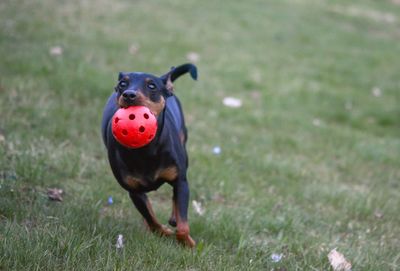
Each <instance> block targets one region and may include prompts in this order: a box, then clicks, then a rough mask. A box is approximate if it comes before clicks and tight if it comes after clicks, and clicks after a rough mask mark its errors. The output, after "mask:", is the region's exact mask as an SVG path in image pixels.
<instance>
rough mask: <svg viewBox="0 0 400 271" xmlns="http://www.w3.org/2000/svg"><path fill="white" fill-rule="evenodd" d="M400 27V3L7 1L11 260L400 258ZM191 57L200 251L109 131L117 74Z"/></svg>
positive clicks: (5, 198)
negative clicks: (150, 205) (121, 164)
mask: <svg viewBox="0 0 400 271" xmlns="http://www.w3.org/2000/svg"><path fill="white" fill-rule="evenodd" d="M399 29H400V1H398V0H381V1H376V0H363V1H361V0H355V1H344V0H333V1H327V0H319V1H317V0H282V1H273V0H268V1H261V0H260V1H258V0H251V1H229V2H227V1H224V2H223V1H208V0H207V1H201V2H198V1H182V0H173V1H128V0H117V1H105V0H99V1H85V0H71V1H48V0H41V1H39V0H33V1H24V0H21V1H13V0H2V1H1V2H0V228H1V230H0V252H1V253H0V269H4V270H24V269H25V270H33V269H51V270H72V269H73V270H92V269H93V270H103V269H112V270H114V269H116V270H132V269H133V270H156V269H157V270H160V269H161V270H166V269H167V268H169V269H173V270H191V271H193V270H281V271H282V270H328V269H329V268H330V267H329V266H330V263H329V261H328V257H327V255H328V253H329V252H330V251H331V250H332V249H334V248H337V249H338V250H339V251H341V252H342V253H343V254H344V255H345V257H346V258H347V259H348V260H349V261H350V262H351V263H352V264H353V267H354V270H398V269H400V254H399V251H400V239H399V236H400V220H399V211H398V206H400V184H399V178H400V162H399V161H400V138H399V136H400V91H399V89H400V80H399V78H400V77H399V70H400V58H399V55H400V42H399V40H400V31H399ZM186 62H192V63H194V64H195V65H197V67H198V71H199V80H198V81H192V80H191V79H190V77H189V76H185V77H182V78H180V79H179V80H178V81H177V82H176V83H175V93H176V95H177V96H178V97H179V98H180V99H181V101H182V103H183V107H184V111H185V114H186V121H187V126H188V129H189V142H188V151H189V156H190V168H189V182H190V185H191V200H193V201H194V202H193V204H194V205H193V206H191V210H190V224H191V231H192V236H193V237H194V238H195V239H196V240H197V242H198V244H199V245H198V247H197V248H196V249H195V250H194V251H193V252H190V251H187V250H186V249H183V248H181V247H179V246H178V245H177V244H176V243H175V242H174V240H169V239H160V238H158V237H155V236H153V235H151V234H148V233H147V232H146V230H145V229H144V227H143V225H142V221H141V218H140V216H139V215H138V213H137V211H136V210H135V209H134V207H133V206H132V204H131V202H130V200H129V197H128V195H127V194H126V192H125V191H123V190H122V189H121V188H120V187H119V185H118V184H117V182H116V181H115V180H114V178H113V176H112V174H111V171H110V169H109V166H108V161H107V159H106V152H105V148H104V146H103V144H102V142H101V137H100V131H99V130H100V121H101V114H102V109H103V106H104V104H105V102H106V100H107V98H108V96H109V95H110V94H111V93H112V92H113V88H114V86H115V84H116V81H117V76H118V72H120V71H143V72H148V73H153V74H156V75H162V74H164V73H165V72H167V71H168V70H169V69H170V67H171V66H177V65H180V64H183V63H186ZM49 188H57V189H61V190H62V191H63V193H62V199H63V201H62V202H55V201H51V200H49V197H48V194H47V191H48V189H49ZM150 195H151V199H152V201H153V202H154V205H155V206H154V207H155V210H156V212H157V215H158V216H159V217H160V218H161V219H160V220H161V221H165V222H166V221H167V219H168V215H169V213H170V209H171V202H170V198H171V189H170V187H162V188H161V189H160V190H159V191H157V192H156V193H152V194H150ZM110 197H111V199H112V200H111V201H110V200H109V199H110ZM118 234H122V235H123V236H124V244H125V245H124V247H123V248H122V249H116V247H115V242H116V240H117V236H118Z"/></svg>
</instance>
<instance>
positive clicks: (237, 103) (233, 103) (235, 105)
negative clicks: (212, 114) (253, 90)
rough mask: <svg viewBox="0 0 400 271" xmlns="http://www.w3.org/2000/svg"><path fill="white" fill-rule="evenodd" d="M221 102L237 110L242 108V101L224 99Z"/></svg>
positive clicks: (230, 98) (231, 98)
mask: <svg viewBox="0 0 400 271" xmlns="http://www.w3.org/2000/svg"><path fill="white" fill-rule="evenodd" d="M222 102H223V104H224V105H225V106H227V107H232V108H239V107H241V106H242V100H240V99H238V98H234V97H225V98H224V99H223V100H222Z"/></svg>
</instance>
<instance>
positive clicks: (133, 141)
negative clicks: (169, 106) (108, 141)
mask: <svg viewBox="0 0 400 271" xmlns="http://www.w3.org/2000/svg"><path fill="white" fill-rule="evenodd" d="M156 132H157V119H156V117H155V116H154V115H153V113H151V112H150V110H149V109H148V108H147V107H145V106H131V107H127V108H120V109H118V110H117V112H115V114H114V116H113V118H112V133H113V135H114V137H115V139H116V140H117V141H118V142H119V143H120V144H121V145H124V146H125V147H128V148H133V149H136V148H140V147H143V146H146V145H147V144H149V143H150V142H151V141H152V140H153V138H154V137H155V135H156Z"/></svg>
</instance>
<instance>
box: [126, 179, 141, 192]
mask: <svg viewBox="0 0 400 271" xmlns="http://www.w3.org/2000/svg"><path fill="white" fill-rule="evenodd" d="M124 182H125V184H127V185H128V186H129V187H130V188H132V189H138V188H139V187H141V186H142V181H141V180H140V179H139V178H135V177H132V176H127V177H126V178H125V179H124Z"/></svg>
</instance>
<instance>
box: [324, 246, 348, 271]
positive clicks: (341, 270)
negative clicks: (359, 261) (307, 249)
mask: <svg viewBox="0 0 400 271" xmlns="http://www.w3.org/2000/svg"><path fill="white" fill-rule="evenodd" d="M328 259H329V263H330V264H331V266H332V268H333V271H351V263H350V262H349V261H347V260H346V258H345V257H344V256H343V254H342V253H340V252H338V251H337V250H336V248H334V249H332V250H331V252H329V254H328Z"/></svg>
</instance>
